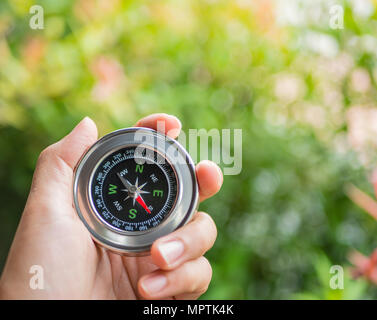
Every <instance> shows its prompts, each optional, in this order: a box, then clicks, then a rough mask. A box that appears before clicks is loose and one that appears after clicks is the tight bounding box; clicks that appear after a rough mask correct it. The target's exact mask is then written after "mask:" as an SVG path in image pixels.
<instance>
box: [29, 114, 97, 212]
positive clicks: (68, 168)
mask: <svg viewBox="0 0 377 320" xmlns="http://www.w3.org/2000/svg"><path fill="white" fill-rule="evenodd" d="M97 135H98V133H97V127H96V125H95V123H94V122H93V120H91V119H90V118H88V117H86V118H84V119H83V120H82V121H81V122H80V123H79V124H78V125H77V126H76V127H75V128H74V129H73V130H72V131H71V133H69V134H68V135H67V136H65V137H64V138H63V139H62V140H60V141H58V142H56V143H54V144H53V145H51V146H49V147H47V148H46V149H45V150H43V151H42V153H41V154H40V156H39V159H38V162H37V166H36V169H35V172H34V177H33V182H32V186H31V191H30V194H29V199H28V203H27V206H31V207H34V208H38V209H37V210H38V211H46V209H51V208H57V209H58V207H63V208H64V206H65V205H69V207H71V205H72V183H73V181H72V180H73V170H74V168H75V166H76V164H77V163H78V161H79V160H80V158H81V156H82V154H83V153H84V152H85V151H86V150H87V149H88V148H89V147H90V146H91V145H92V144H93V143H94V142H95V141H96V140H97ZM32 211H33V210H32ZM47 211H50V210H47ZM59 211H60V210H59Z"/></svg>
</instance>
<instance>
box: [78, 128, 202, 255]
mask: <svg viewBox="0 0 377 320" xmlns="http://www.w3.org/2000/svg"><path fill="white" fill-rule="evenodd" d="M140 137H147V139H144V141H138V140H139V139H140ZM140 144H141V145H143V146H145V147H147V148H150V149H152V150H154V151H156V152H158V153H159V154H160V155H161V156H163V158H165V159H166V160H167V161H168V162H169V164H170V165H171V167H172V168H173V170H174V172H175V175H176V179H177V197H176V201H175V204H174V205H173V206H172V208H171V210H170V212H169V213H168V214H167V215H166V217H165V218H164V220H163V221H162V222H161V223H160V224H159V225H157V226H156V227H153V228H150V229H147V230H143V231H123V230H120V229H117V228H109V224H107V223H104V222H103V221H101V219H100V218H99V215H98V213H97V212H96V210H95V207H94V205H93V199H92V197H91V191H90V189H91V183H92V179H93V174H94V172H95V170H96V168H97V167H98V165H100V164H101V161H102V160H103V159H104V157H106V156H108V155H109V154H111V153H113V152H115V151H116V150H119V149H121V148H126V147H131V146H135V145H136V146H137V145H140ZM177 151H178V152H177ZM177 160H178V161H177ZM183 195H184V196H183ZM73 196H74V205H75V208H76V211H77V213H78V215H79V217H80V219H81V220H82V222H83V223H84V224H85V226H86V228H87V229H88V230H89V232H90V234H91V236H92V238H93V239H94V240H95V241H96V242H97V243H99V244H100V245H102V246H104V247H105V248H107V249H109V250H111V251H114V252H116V253H120V254H126V255H146V254H148V252H149V249H150V247H151V245H152V243H153V242H154V241H155V240H156V239H158V238H160V237H162V236H164V235H166V234H169V233H171V232H173V231H174V230H176V229H177V228H179V227H181V226H182V225H184V224H186V223H187V222H188V221H189V220H190V219H191V218H192V216H193V214H194V213H195V211H196V209H197V206H198V202H199V193H198V185H197V181H196V174H195V166H194V163H193V161H192V159H191V157H190V155H189V154H188V153H187V151H186V150H185V149H184V148H183V147H182V146H181V144H180V143H179V142H177V141H176V140H174V139H171V138H169V137H167V136H165V135H162V134H160V133H158V132H157V131H155V130H153V129H150V128H141V127H132V128H126V129H120V130H117V131H114V132H111V133H109V134H107V135H105V136H104V137H102V138H101V139H100V140H98V141H97V142H96V143H95V144H94V145H93V146H92V147H91V148H90V149H89V150H88V151H87V152H86V153H85V154H84V155H83V157H82V158H81V160H80V161H79V164H78V165H77V167H76V168H75V174H74V184H73Z"/></svg>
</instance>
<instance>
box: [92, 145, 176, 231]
mask: <svg viewBox="0 0 377 320" xmlns="http://www.w3.org/2000/svg"><path fill="white" fill-rule="evenodd" d="M135 150H136V147H135V146H129V147H125V148H122V149H120V150H117V151H114V152H113V153H111V154H109V155H108V156H106V157H105V158H104V159H103V160H102V161H101V162H100V163H99V165H98V166H97V168H96V170H95V171H94V174H93V176H92V179H91V184H90V186H89V188H90V193H91V199H92V206H93V207H94V209H95V211H96V213H97V215H98V217H99V218H100V219H101V220H102V221H104V222H105V223H106V224H107V225H108V226H110V227H111V228H115V229H117V230H119V231H131V232H135V231H145V230H149V229H151V228H154V227H157V226H158V225H160V224H161V222H162V221H164V220H165V218H166V217H167V216H168V215H169V213H170V212H171V211H172V210H173V208H174V205H175V202H176V199H177V177H176V174H175V171H174V169H173V168H172V166H171V165H170V163H169V162H168V161H167V160H166V159H164V158H162V156H161V155H160V154H159V153H157V152H156V151H155V150H153V149H144V152H142V153H138V152H136V151H135Z"/></svg>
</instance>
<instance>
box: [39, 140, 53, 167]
mask: <svg viewBox="0 0 377 320" xmlns="http://www.w3.org/2000/svg"><path fill="white" fill-rule="evenodd" d="M53 154H54V145H53V144H52V145H50V146H48V147H46V148H45V149H43V150H42V152H41V153H40V154H39V157H38V163H43V162H45V161H47V160H48V159H50V158H51V156H52V155H53Z"/></svg>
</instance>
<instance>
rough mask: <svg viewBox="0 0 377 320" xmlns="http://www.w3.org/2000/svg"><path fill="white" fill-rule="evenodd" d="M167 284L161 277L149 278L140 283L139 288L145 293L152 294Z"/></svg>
mask: <svg viewBox="0 0 377 320" xmlns="http://www.w3.org/2000/svg"><path fill="white" fill-rule="evenodd" d="M167 282H168V280H167V279H166V277H165V276H163V275H157V276H150V277H148V278H146V279H144V280H143V281H142V283H141V286H142V287H143V289H144V291H146V292H147V293H149V294H154V293H157V292H159V291H161V290H162V289H163V288H164V287H165V286H166V284H167Z"/></svg>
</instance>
